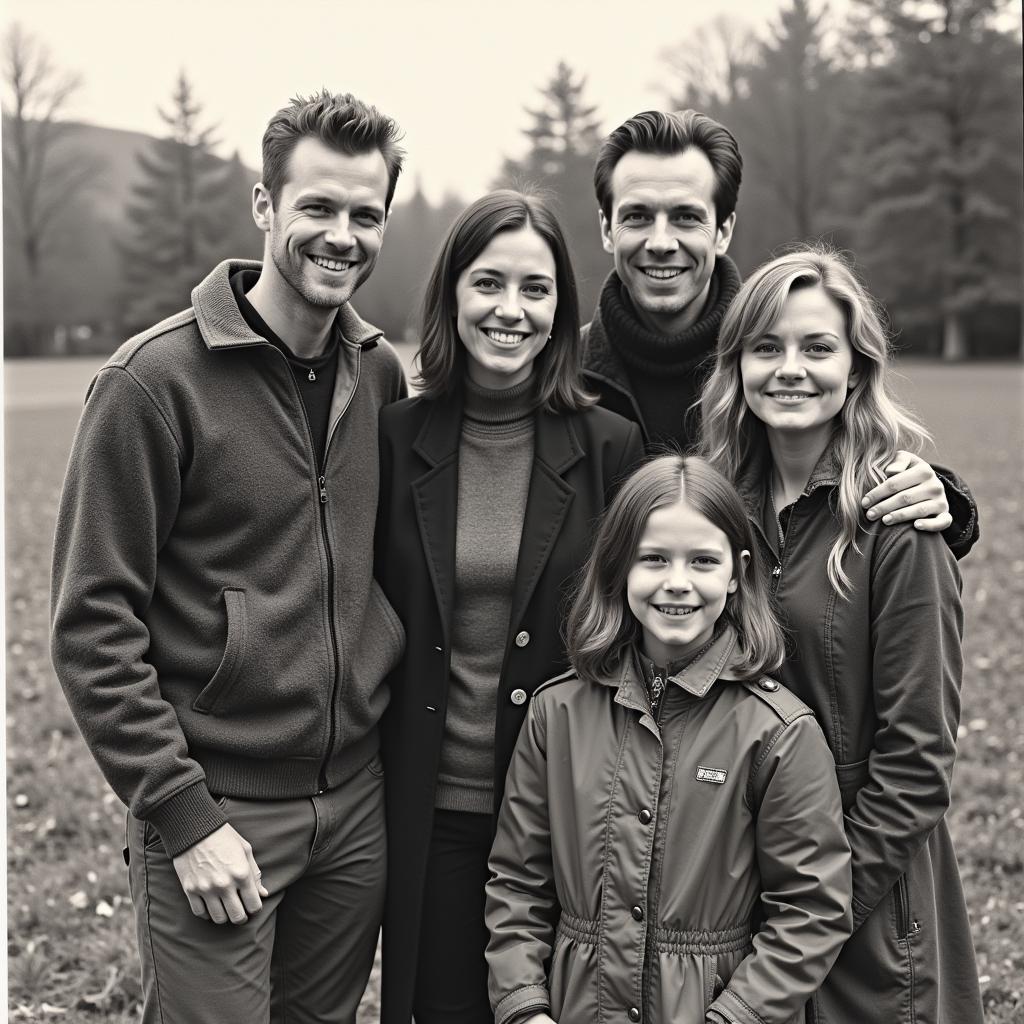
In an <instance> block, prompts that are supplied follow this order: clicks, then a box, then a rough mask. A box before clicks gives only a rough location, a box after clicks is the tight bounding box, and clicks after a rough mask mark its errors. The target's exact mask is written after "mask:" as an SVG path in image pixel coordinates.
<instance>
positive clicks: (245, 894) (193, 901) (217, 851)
mask: <svg viewBox="0 0 1024 1024" xmlns="http://www.w3.org/2000/svg"><path fill="white" fill-rule="evenodd" d="M172 863H173V864H174V870H175V871H176V872H177V873H178V881H179V882H181V887H182V889H184V890H185V895H186V896H187V897H188V902H189V905H190V906H191V907H192V913H193V914H195V915H196V917H202V918H205V919H206V920H209V921H213V922H214V924H224V923H226V922H227V921H230V922H231V923H232V924H244V923H245V922H246V921H248V920H249V915H251V914H255V913H256V911H258V910H259V909H260V907H262V906H263V900H262V898H261V897H265V896H269V895H270V894H269V893H268V892H267V890H266V889H264V888H263V885H262V884H261V883H260V869H259V867H257V865H256V861H255V859H254V858H253V855H252V847H251V846H250V845H249V843H248V842H247V841H246V840H245V839H243V838H242V837H241V836H240V835H239V834H238V833H237V832H236V831H235V830H234V829H233V828H232V827H231V825H230V824H226V825H221V827H220V828H219V829H217V831H216V832H211V833H210V835H208V836H207V837H206V838H205V839H200V840H199V842H198V843H196V844H195V846H190V847H189V848H188V849H187V850H186V851H185V852H184V853H179V854H178V856H177V857H175V858H174V860H173V861H172Z"/></svg>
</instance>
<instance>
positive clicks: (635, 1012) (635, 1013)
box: [627, 1006, 640, 1024]
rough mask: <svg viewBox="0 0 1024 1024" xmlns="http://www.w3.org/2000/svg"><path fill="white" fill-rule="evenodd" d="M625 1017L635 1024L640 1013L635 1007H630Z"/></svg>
mask: <svg viewBox="0 0 1024 1024" xmlns="http://www.w3.org/2000/svg"><path fill="white" fill-rule="evenodd" d="M627 1016H628V1017H629V1019H630V1020H631V1021H633V1024H636V1022H637V1021H638V1020H639V1019H640V1011H639V1010H638V1009H637V1008H636V1007H635V1006H631V1007H630V1008H629V1013H628V1014H627Z"/></svg>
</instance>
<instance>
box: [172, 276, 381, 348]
mask: <svg viewBox="0 0 1024 1024" xmlns="http://www.w3.org/2000/svg"><path fill="white" fill-rule="evenodd" d="M262 269H263V264H262V263H260V262H258V261H257V260H224V261H223V262H222V263H218V264H217V266H215V267H214V268H213V270H211V271H210V273H209V274H207V276H206V277H205V278H204V279H203V280H202V281H201V282H200V283H199V284H198V285H196V287H195V288H193V289H192V307H193V309H194V310H195V313H196V321H197V322H198V324H199V330H200V333H201V334H202V336H203V341H205V342H206V347H207V348H209V349H211V350H216V349H230V348H245V347H248V346H251V345H267V344H269V342H268V341H267V340H266V339H265V338H261V337H260V336H259V335H258V334H256V333H255V332H254V331H252V329H251V328H250V327H249V325H248V324H247V323H246V322H245V320H244V319H243V318H242V314H241V313H240V312H239V310H238V303H237V302H236V301H235V296H234V293H233V292H232V291H231V275H232V274H234V273H235V272H236V271H238V270H257V271H260V270H262ZM337 326H338V328H339V329H340V332H341V339H342V341H343V342H345V343H347V344H349V345H355V346H358V347H359V348H366V347H369V346H372V345H373V344H374V343H375V342H377V341H378V340H379V339H380V338H381V337H382V336H383V334H384V332H383V331H381V330H380V329H378V328H376V327H374V326H373V325H372V324H369V323H367V322H366V321H365V320H363V319H362V318H361V317H360V316H359V315H358V314H357V313H356V311H355V310H354V309H353V308H352V306H351V304H350V303H348V302H345V303H343V304H342V305H341V306H340V307H339V308H338V319H337Z"/></svg>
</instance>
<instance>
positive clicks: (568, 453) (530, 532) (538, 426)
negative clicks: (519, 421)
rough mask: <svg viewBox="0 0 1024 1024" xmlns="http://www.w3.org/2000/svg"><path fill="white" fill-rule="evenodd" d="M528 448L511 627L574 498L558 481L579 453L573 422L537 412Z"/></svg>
mask: <svg viewBox="0 0 1024 1024" xmlns="http://www.w3.org/2000/svg"><path fill="white" fill-rule="evenodd" d="M533 444H534V453H533V471H532V473H531V475H530V491H529V496H528V497H527V499H526V516H525V518H524V520H523V534H522V540H521V541H520V543H519V559H518V562H517V565H516V581H515V586H514V588H513V591H512V616H511V618H510V620H509V621H510V623H511V625H512V627H513V628H515V624H516V623H517V622H519V621H520V620H521V619H522V617H523V614H524V613H525V611H526V607H527V605H528V604H529V603H530V598H531V597H532V596H533V591H534V588H535V587H536V586H537V580H538V579H540V575H541V573H542V572H543V571H544V567H545V566H546V565H547V562H548V558H549V557H550V555H551V551H552V549H553V548H554V546H555V541H556V540H557V539H558V535H559V533H560V531H561V529H562V524H563V522H564V521H565V517H566V514H567V513H568V511H569V506H570V505H571V504H572V499H573V495H574V494H575V493H576V491H575V488H573V487H572V486H571V485H570V484H568V483H566V482H565V480H563V479H562V477H563V476H564V475H565V474H566V472H568V470H569V469H570V467H572V466H574V465H575V464H576V463H577V462H578V461H579V460H580V459H581V458H583V454H584V453H583V448H582V446H581V445H580V442H579V439H578V438H577V436H576V431H575V430H574V428H573V417H572V416H571V415H566V414H561V415H559V414H556V413H551V412H547V411H545V410H543V409H541V410H538V412H537V418H536V420H535V428H534V440H533Z"/></svg>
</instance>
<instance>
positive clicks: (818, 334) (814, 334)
mask: <svg viewBox="0 0 1024 1024" xmlns="http://www.w3.org/2000/svg"><path fill="white" fill-rule="evenodd" d="M761 337H762V338H771V340H772V341H781V338H780V337H779V335H778V334H774V333H773V332H772V331H765V332H764V334H762V335H761ZM801 337H802V338H803V339H804V340H805V341H807V340H808V339H810V340H812V341H813V340H814V339H815V338H835V340H836V341H839V335H838V334H836V332H835V331H808V332H807V333H806V334H802V335H801ZM750 340H751V341H757V339H756V338H751V339H750Z"/></svg>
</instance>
